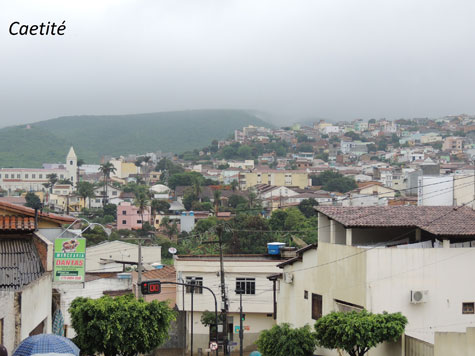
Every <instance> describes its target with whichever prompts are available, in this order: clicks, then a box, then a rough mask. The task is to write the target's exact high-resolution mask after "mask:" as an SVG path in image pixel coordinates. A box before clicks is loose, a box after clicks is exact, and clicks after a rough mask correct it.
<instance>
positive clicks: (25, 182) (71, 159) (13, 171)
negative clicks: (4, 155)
mask: <svg viewBox="0 0 475 356" xmlns="http://www.w3.org/2000/svg"><path fill="white" fill-rule="evenodd" d="M51 174H56V176H57V177H58V180H61V179H69V180H71V182H72V183H73V184H74V185H75V184H76V180H77V157H76V154H75V152H74V149H73V148H72V147H71V148H70V149H69V152H68V154H67V156H66V163H65V164H63V165H59V168H0V188H1V189H3V190H5V191H7V192H8V193H9V194H11V193H12V192H14V191H16V190H26V191H38V192H39V191H46V188H45V186H44V185H43V184H46V183H48V181H49V178H48V176H49V175H51Z"/></svg>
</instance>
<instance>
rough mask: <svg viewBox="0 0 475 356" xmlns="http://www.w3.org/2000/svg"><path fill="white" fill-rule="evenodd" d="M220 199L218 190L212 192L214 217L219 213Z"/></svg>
mask: <svg viewBox="0 0 475 356" xmlns="http://www.w3.org/2000/svg"><path fill="white" fill-rule="evenodd" d="M220 199H221V191H220V190H219V189H217V190H215V191H214V192H213V200H214V215H215V216H218V211H219V200H220Z"/></svg>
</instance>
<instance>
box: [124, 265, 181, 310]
mask: <svg viewBox="0 0 475 356" xmlns="http://www.w3.org/2000/svg"><path fill="white" fill-rule="evenodd" d="M150 280H160V281H161V282H174V283H175V282H176V281H177V278H176V270H175V267H174V266H159V268H154V269H152V270H150V271H145V272H143V273H142V281H143V282H144V281H150ZM137 281H138V274H137V272H135V271H134V272H132V285H133V291H134V294H135V295H138V288H139V286H138V285H137ZM176 294H177V286H176V284H166V283H165V284H162V286H161V292H160V293H159V294H148V295H144V296H143V298H144V299H145V301H147V302H151V301H152V300H158V301H160V302H167V303H168V305H169V307H170V308H175V306H176Z"/></svg>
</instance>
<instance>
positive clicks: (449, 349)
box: [434, 327, 475, 356]
mask: <svg viewBox="0 0 475 356" xmlns="http://www.w3.org/2000/svg"><path fill="white" fill-rule="evenodd" d="M446 355H457V356H471V355H475V328H473V327H472V328H467V330H466V331H465V332H459V333H456V332H437V333H436V334H435V345H434V356H446Z"/></svg>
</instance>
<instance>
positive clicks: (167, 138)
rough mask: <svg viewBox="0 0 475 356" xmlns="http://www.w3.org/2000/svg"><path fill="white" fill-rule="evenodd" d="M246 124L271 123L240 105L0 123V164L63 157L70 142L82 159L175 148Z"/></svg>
mask: <svg viewBox="0 0 475 356" xmlns="http://www.w3.org/2000/svg"><path fill="white" fill-rule="evenodd" d="M247 125H258V126H267V127H269V126H270V124H268V123H266V122H264V121H262V120H261V119H259V118H258V117H256V116H255V115H254V114H252V113H251V112H248V111H244V110H189V111H174V112H161V113H152V114H138V115H114V116H68V117H60V118H57V119H51V120H46V121H41V122H37V123H34V124H30V125H29V126H26V125H22V126H14V127H6V128H3V129H0V167H40V166H41V164H42V163H44V162H51V163H56V162H64V159H65V155H66V153H67V151H68V149H69V146H74V149H75V150H76V153H77V155H78V157H79V158H82V159H84V160H85V161H86V163H98V162H99V161H100V158H101V156H103V155H112V156H118V155H121V154H129V153H146V152H156V151H159V150H161V151H163V152H176V153H180V152H183V151H187V150H192V149H195V148H201V147H203V146H205V145H208V144H209V143H210V142H211V141H212V140H213V139H224V138H226V137H228V136H229V135H230V134H232V133H233V131H234V130H235V129H239V128H242V127H243V126H247Z"/></svg>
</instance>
